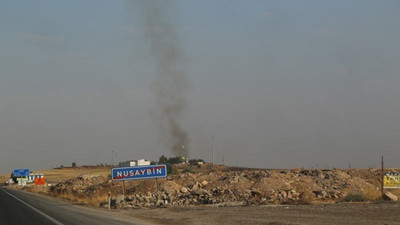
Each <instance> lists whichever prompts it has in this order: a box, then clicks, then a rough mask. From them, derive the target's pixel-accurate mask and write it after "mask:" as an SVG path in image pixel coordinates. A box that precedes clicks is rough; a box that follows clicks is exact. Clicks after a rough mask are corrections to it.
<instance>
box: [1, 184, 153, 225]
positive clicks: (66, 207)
mask: <svg viewBox="0 0 400 225" xmlns="http://www.w3.org/2000/svg"><path fill="white" fill-rule="evenodd" d="M0 224H1V225H14V224H15V225H17V224H18V225H75V224H76V225H102V224H107V225H114V224H115V225H117V224H118V225H128V224H129V225H132V224H134V225H139V224H143V225H147V224H149V223H147V222H144V221H138V220H135V219H134V218H132V217H124V216H123V215H121V214H120V213H118V212H109V211H107V210H102V209H94V208H89V207H83V206H79V205H73V204H71V203H68V202H65V201H62V200H58V199H55V198H51V197H47V196H41V195H37V194H32V193H27V192H22V191H17V190H13V189H9V188H0Z"/></svg>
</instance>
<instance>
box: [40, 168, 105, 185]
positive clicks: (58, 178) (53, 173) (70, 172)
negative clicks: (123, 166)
mask: <svg viewBox="0 0 400 225" xmlns="http://www.w3.org/2000/svg"><path fill="white" fill-rule="evenodd" d="M37 172H38V173H43V174H44V176H45V177H46V181H47V182H48V183H51V184H54V183H58V182H62V181H65V180H68V179H71V178H74V177H77V176H79V175H89V176H105V177H107V176H108V175H110V173H111V168H110V167H76V168H63V169H52V170H39V171H37Z"/></svg>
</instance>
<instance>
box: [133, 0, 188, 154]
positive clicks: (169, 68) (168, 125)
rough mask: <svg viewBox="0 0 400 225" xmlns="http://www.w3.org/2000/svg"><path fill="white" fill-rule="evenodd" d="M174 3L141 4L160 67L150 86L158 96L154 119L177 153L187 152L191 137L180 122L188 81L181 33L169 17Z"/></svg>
mask: <svg viewBox="0 0 400 225" xmlns="http://www.w3.org/2000/svg"><path fill="white" fill-rule="evenodd" d="M174 4H175V3H174V1H140V3H139V4H138V5H139V10H140V12H141V14H142V17H143V18H142V19H143V20H144V25H145V26H144V27H145V29H144V30H145V32H146V35H145V36H146V39H147V40H148V41H149V42H150V45H151V53H152V57H154V59H155V60H156V67H157V77H156V79H155V81H154V82H153V83H152V86H151V87H152V90H153V92H154V94H155V96H156V102H155V106H154V108H153V109H152V111H151V115H152V119H153V120H154V121H155V122H156V125H157V128H158V131H159V136H160V143H161V144H162V145H164V146H166V147H167V148H168V149H170V150H171V152H172V153H173V154H174V155H176V156H188V144H189V137H188V133H187V131H186V130H185V129H184V128H183V127H182V124H181V119H182V114H183V112H184V110H185V108H186V98H185V90H186V88H187V86H188V84H187V78H186V73H185V69H184V56H183V51H182V49H181V43H180V40H179V35H178V32H177V31H176V30H175V28H174V26H173V24H172V21H170V20H171V17H174V16H175V15H176V13H175V6H174Z"/></svg>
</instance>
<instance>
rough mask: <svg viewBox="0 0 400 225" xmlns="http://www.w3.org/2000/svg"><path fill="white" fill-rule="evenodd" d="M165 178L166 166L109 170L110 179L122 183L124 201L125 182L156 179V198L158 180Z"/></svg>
mask: <svg viewBox="0 0 400 225" xmlns="http://www.w3.org/2000/svg"><path fill="white" fill-rule="evenodd" d="M165 177H167V165H165V164H162V165H149V166H135V167H117V168H112V169H111V179H112V180H113V181H122V196H123V198H124V200H125V181H126V180H139V179H156V189H157V196H158V178H165Z"/></svg>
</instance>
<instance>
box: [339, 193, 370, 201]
mask: <svg viewBox="0 0 400 225" xmlns="http://www.w3.org/2000/svg"><path fill="white" fill-rule="evenodd" d="M369 200H370V199H369V198H367V197H366V196H365V195H363V194H359V193H356V194H354V193H349V194H347V195H346V196H345V197H344V198H343V199H342V201H343V202H366V201H369Z"/></svg>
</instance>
